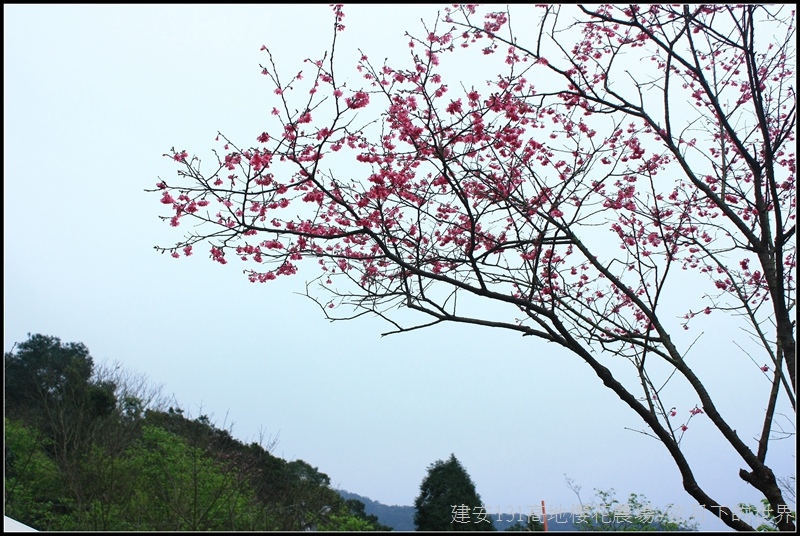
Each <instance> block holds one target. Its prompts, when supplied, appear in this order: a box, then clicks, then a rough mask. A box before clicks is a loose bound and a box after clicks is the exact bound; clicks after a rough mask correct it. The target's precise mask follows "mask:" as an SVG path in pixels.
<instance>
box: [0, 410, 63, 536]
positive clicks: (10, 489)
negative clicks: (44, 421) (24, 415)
mask: <svg viewBox="0 0 800 536" xmlns="http://www.w3.org/2000/svg"><path fill="white" fill-rule="evenodd" d="M4 432H5V433H4V438H5V441H4V443H5V473H4V482H3V483H4V486H3V488H4V491H5V502H4V506H5V508H4V511H5V514H6V515H7V516H10V517H13V518H14V519H17V520H19V521H20V522H22V523H25V524H26V525H29V526H31V527H33V528H36V529H38V530H59V529H60V528H61V521H60V519H59V517H60V516H59V515H58V513H57V512H58V511H59V510H61V508H60V505H61V503H62V500H63V490H64V485H63V482H62V480H61V475H60V474H59V470H58V466H57V465H56V464H55V462H54V461H53V460H52V459H51V458H50V457H49V456H48V455H47V451H46V447H47V446H48V440H47V439H46V438H45V437H44V435H43V434H42V432H40V431H38V430H36V429H33V428H29V427H27V426H25V425H24V424H23V423H22V422H20V421H16V420H11V419H9V418H8V417H6V418H5V430H4Z"/></svg>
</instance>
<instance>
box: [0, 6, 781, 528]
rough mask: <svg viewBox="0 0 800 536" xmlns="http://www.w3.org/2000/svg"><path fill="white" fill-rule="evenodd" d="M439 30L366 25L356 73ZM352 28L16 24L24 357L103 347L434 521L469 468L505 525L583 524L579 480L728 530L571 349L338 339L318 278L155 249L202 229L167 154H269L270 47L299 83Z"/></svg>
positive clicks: (720, 482) (63, 11)
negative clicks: (178, 207) (440, 495)
mask: <svg viewBox="0 0 800 536" xmlns="http://www.w3.org/2000/svg"><path fill="white" fill-rule="evenodd" d="M435 12H436V9H435V8H433V7H431V6H410V5H404V6H388V7H386V6H372V7H366V6H365V7H361V6H350V7H346V9H345V13H346V18H345V21H344V22H345V25H346V26H347V30H346V31H345V32H344V34H343V36H342V42H341V48H340V49H339V51H338V54H339V61H340V62H341V64H342V65H347V66H350V65H353V64H355V61H356V60H357V59H358V53H357V52H356V51H355V48H356V47H361V48H362V49H363V50H364V51H365V52H367V53H368V54H369V55H370V57H371V58H373V57H374V58H383V57H384V56H386V55H391V57H392V58H397V59H398V60H400V61H403V62H406V61H407V60H406V54H407V53H406V50H407V46H406V43H407V39H406V38H404V36H403V34H404V31H406V30H408V31H410V32H418V33H421V25H420V23H419V19H420V18H425V20H427V21H432V20H433V19H432V16H435ZM331 25H332V17H331V15H330V8H328V7H327V6H326V5H308V6H302V7H292V6H280V5H266V6H252V7H251V6H239V5H237V6H205V5H204V6H154V5H147V6H131V5H126V6H100V7H90V6H85V5H84V6H54V5H47V6H20V5H5V6H4V116H5V123H4V141H5V146H4V150H5V151H4V154H5V160H4V175H5V181H4V190H5V192H4V193H5V206H4V224H5V225H4V229H5V232H4V309H5V310H4V313H5V314H4V318H5V321H4V350H5V351H9V350H10V349H11V347H12V345H13V344H14V343H15V342H21V341H23V340H25V339H26V338H27V335H26V334H27V333H29V332H30V333H43V334H47V335H54V336H57V337H60V338H61V339H62V341H65V342H71V341H76V342H83V343H85V344H86V345H87V346H88V347H89V349H90V350H91V352H92V355H93V356H94V357H95V359H96V360H97V361H100V362H102V361H104V360H110V361H114V360H116V361H119V362H121V363H122V364H123V366H124V367H126V368H128V369H130V370H132V371H135V372H138V373H142V374H146V375H147V376H148V377H149V378H150V380H151V381H152V382H153V383H157V384H163V385H164V390H165V392H167V393H174V395H175V397H176V398H177V400H178V402H179V403H180V404H181V405H182V406H183V407H185V408H186V409H187V410H188V411H189V412H191V413H192V414H194V415H198V414H199V413H200V412H202V413H205V414H208V415H209V416H211V417H212V420H213V421H214V422H216V424H217V425H218V426H223V427H224V426H226V425H230V424H233V432H234V435H235V436H236V437H238V438H240V439H242V440H245V441H249V440H254V439H255V438H256V436H257V434H258V432H259V430H260V429H263V431H264V432H265V434H266V435H267V436H273V437H275V436H279V442H278V444H277V447H276V449H275V451H274V453H275V454H277V455H280V456H283V457H285V458H287V459H298V458H299V459H303V460H305V461H307V462H309V463H310V464H312V465H314V466H317V467H319V469H320V470H321V471H323V472H325V473H326V474H328V475H329V476H330V477H331V480H332V482H333V484H334V485H335V486H338V487H341V488H344V489H347V490H349V491H352V492H354V493H359V494H362V495H366V496H369V497H370V498H372V499H374V500H378V501H381V502H383V503H386V504H405V505H410V504H412V503H413V500H414V498H415V497H416V495H417V493H418V491H419V484H420V482H421V480H422V478H423V476H424V475H425V472H426V467H427V466H428V464H430V463H432V462H433V461H435V460H436V459H446V457H447V456H449V454H450V453H451V452H452V453H455V455H456V456H457V457H458V459H459V460H461V462H462V463H463V464H464V465H465V467H466V468H467V470H468V471H469V473H470V475H471V476H472V478H473V480H474V481H475V483H476V485H477V489H478V492H479V493H480V494H481V496H482V497H483V499H484V502H485V505H487V506H491V507H503V508H508V507H512V508H514V509H517V508H523V509H524V508H527V507H529V506H531V505H538V504H540V502H541V500H543V499H544V500H545V501H546V502H547V505H548V508H549V509H552V508H555V507H557V506H559V505H560V506H562V507H564V508H570V507H571V506H572V505H574V504H576V503H577V500H576V498H575V496H574V495H573V494H572V493H571V492H570V490H569V489H568V488H567V487H566V485H565V483H564V476H563V475H564V474H567V475H569V476H570V477H572V478H573V479H574V480H575V481H576V482H577V483H579V484H580V485H582V486H583V490H584V491H583V494H582V497H583V499H589V498H591V495H592V493H591V491H592V488H602V489H608V488H615V489H616V490H617V492H618V495H620V496H621V497H624V496H627V494H628V493H630V492H637V493H643V494H645V495H646V496H647V497H648V498H649V499H650V500H651V501H652V502H653V503H654V504H655V505H659V506H665V505H666V504H667V503H674V504H675V505H676V506H677V507H679V508H681V509H682V511H681V512H679V513H680V514H682V515H684V516H688V515H690V514H692V513H697V514H699V517H698V519H699V518H701V517H705V522H703V523H702V527H703V528H706V529H722V530H725V528H724V525H722V524H721V523H719V522H717V521H716V520H712V519H711V516H710V515H709V514H703V513H702V511H700V510H699V509H694V511H693V507H692V503H693V501H692V499H691V498H690V497H689V496H688V495H687V494H686V493H685V492H684V491H683V489H682V487H681V484H680V477H679V473H678V470H677V469H676V468H675V467H674V464H673V462H672V460H671V459H670V458H669V456H668V454H667V452H666V450H665V449H664V447H663V446H662V445H661V444H659V443H657V442H656V441H655V440H654V439H652V438H649V437H647V436H645V435H643V434H639V433H636V432H633V431H629V430H626V429H625V428H626V427H627V428H633V429H641V428H642V427H643V425H642V424H641V423H640V421H639V419H638V418H637V417H636V416H635V415H634V414H633V413H632V412H631V411H630V410H629V409H628V408H627V407H625V406H623V404H622V403H621V402H620V401H619V400H618V399H617V398H616V397H615V396H614V395H613V393H611V392H610V391H609V390H607V389H606V388H604V387H603V386H602V384H601V382H600V381H599V380H598V379H597V378H596V376H595V375H594V374H593V373H592V371H591V370H590V369H589V368H588V366H585V365H583V364H582V363H581V362H580V361H579V360H578V359H577V358H576V357H574V356H572V355H570V354H568V353H566V352H563V351H561V350H560V349H558V348H556V347H554V346H553V345H548V344H546V343H544V342H541V341H536V340H532V339H529V338H526V339H522V338H521V337H519V336H517V335H515V334H511V333H504V332H500V331H492V330H489V329H477V328H473V327H464V326H440V327H436V328H433V329H429V330H424V331H417V332H412V333H408V334H404V335H395V336H390V337H383V338H382V337H380V333H381V332H382V331H386V330H387V326H386V325H385V324H382V323H380V322H378V321H377V320H371V319H361V320H358V321H355V322H349V323H335V324H331V323H329V322H327V321H326V320H325V319H324V318H323V316H322V314H321V313H320V311H319V309H318V307H317V306H316V305H315V304H314V303H312V302H311V301H310V300H308V299H306V298H304V297H302V296H299V295H296V294H295V293H296V292H301V291H302V290H303V283H304V281H305V280H306V279H310V278H312V277H314V276H315V275H316V274H315V273H314V272H313V267H309V268H312V269H306V270H301V272H300V274H299V275H298V276H295V277H294V278H289V279H284V278H281V279H279V280H278V281H275V282H272V283H270V284H263V285H260V284H251V283H249V282H248V281H247V279H246V278H245V277H244V276H243V275H242V274H241V267H240V266H238V265H237V264H236V263H235V262H231V263H229V264H228V265H226V266H224V267H223V266H220V265H218V264H215V263H212V262H210V261H209V260H208V259H207V258H206V255H205V252H202V251H200V250H198V251H197V254H196V255H194V256H193V257H192V258H189V259H180V260H175V259H172V258H170V257H169V256H168V255H159V254H157V253H156V252H155V251H154V250H153V246H154V245H156V244H159V245H164V246H168V245H172V244H173V243H174V242H175V241H176V240H177V239H178V238H179V237H180V236H181V235H182V232H183V231H184V230H185V229H183V228H180V229H179V231H180V233H177V232H176V231H175V230H174V229H171V228H170V227H169V226H168V225H166V224H164V223H162V222H160V221H159V220H158V219H157V215H159V214H164V210H163V209H162V206H161V205H160V204H159V202H158V196H157V195H156V194H146V193H144V191H143V190H144V189H145V188H152V187H153V186H154V185H155V184H156V182H158V179H159V177H163V178H165V179H168V180H169V179H171V178H173V177H174V173H175V167H174V166H173V165H172V164H173V163H172V162H171V161H169V160H168V159H167V158H164V157H163V156H162V154H163V153H165V152H167V151H168V150H169V149H170V148H171V147H173V146H174V147H175V148H176V149H186V150H188V151H189V153H190V154H192V153H198V154H201V155H203V156H204V157H206V158H210V157H211V152H210V150H211V149H212V148H214V147H215V143H214V138H215V136H216V134H217V131H218V130H219V131H221V132H223V133H225V134H226V135H228V136H229V137H231V139H234V140H239V141H241V142H242V143H243V144H250V143H253V142H254V140H255V136H257V135H258V134H259V133H260V132H261V131H262V130H264V129H263V128H262V123H263V121H264V120H265V119H266V118H268V115H269V111H270V110H271V108H272V106H274V105H275V103H274V102H273V100H272V99H273V98H274V95H273V94H272V87H271V86H269V85H268V83H267V80H266V78H265V77H263V76H262V75H261V74H260V72H259V71H260V69H259V66H258V65H259V63H260V62H266V61H267V58H266V56H265V54H264V53H263V52H260V51H259V49H260V47H261V45H262V44H266V45H267V46H269V47H270V48H271V49H272V50H273V52H274V53H275V55H276V60H277V62H278V68H279V70H280V72H282V73H284V74H285V75H288V76H291V75H293V74H294V73H296V72H297V71H298V70H300V69H301V68H302V67H303V65H302V63H301V61H302V59H304V58H306V57H313V58H317V57H321V53H322V52H323V51H324V50H326V49H327V47H328V46H329V43H330V38H331ZM357 83H359V81H358V80H356V79H354V80H353V84H357ZM694 329H695V330H696V331H695V332H694V334H693V335H692V336H697V335H698V334H699V333H700V332H702V331H703V325H702V324H699V325H698V326H697V327H695V328H694ZM727 342H728V341H713V340H705V339H702V338H701V340H700V341H699V342H698V345H697V347H696V350H694V351H696V352H697V359H698V360H703V359H706V360H708V366H709V367H719V368H720V370H721V372H723V373H725V374H727V372H725V370H723V367H722V366H720V365H719V362H718V361H716V358H717V357H721V356H720V355H719V353H720V352H721V353H723V354H724V356H725V358H726V359H736V360H739V359H747V358H746V356H742V355H740V354H739V353H734V352H735V349H734V347H732V346H730V345H728V344H727ZM723 379H724V380H725V382H719V384H717V385H712V386H711V388H712V391H713V393H714V395H715V396H719V397H720V399H721V400H722V401H723V402H724V403H725V404H727V411H728V412H730V414H731V415H740V416H741V420H740V421H739V420H737V418H736V417H732V420H733V421H734V422H736V423H740V424H741V428H740V433H741V434H742V435H743V436H745V437H750V436H754V435H755V434H756V433H757V429H755V428H754V425H757V424H758V421H753V419H752V416H753V413H752V411H755V412H756V414H757V413H758V412H760V411H762V410H763V408H751V407H749V402H748V400H747V399H746V397H742V396H741V393H740V392H738V391H737V390H736V389H732V388H731V387H730V386H731V385H736V382H737V381H738V378H737V377H735V376H733V373H730V375H726V376H725V377H724V378H723ZM767 386H768V384H767ZM686 400H687V404H688V401H689V400H692V399H691V398H687V399H686ZM692 403H694V402H692ZM682 409H687V410H688V408H682ZM742 430H747V431H746V432H744V433H742V432H741V431H742ZM690 432H691V433H687V435H686V436H685V439H684V442H683V443H682V446H683V447H684V448H685V450H686V452H687V453H688V455H689V456H690V460H691V461H692V462H693V463H694V467H695V468H696V472H697V476H698V479H699V480H700V482H701V485H704V486H708V491H709V493H710V495H711V496H713V497H715V498H717V497H719V499H718V500H720V501H721V502H723V503H726V504H728V505H729V506H734V505H735V504H736V503H738V502H741V501H750V502H755V501H756V500H757V498H755V495H754V494H753V493H752V492H751V488H749V486H747V485H745V484H744V483H743V482H742V481H740V480H739V479H738V477H737V476H736V475H735V474H734V473H731V472H730V471H723V470H722V469H723V468H725V469H730V467H731V465H730V462H728V463H725V461H724V460H726V459H733V453H732V452H729V451H728V450H726V449H728V447H727V446H722V445H723V443H720V442H718V437H717V434H716V433H715V432H714V430H713V429H712V426H711V424H710V423H708V422H706V421H704V420H703V419H696V420H693V421H692V423H691V428H690ZM791 441H793V440H791ZM772 448H773V449H774V456H775V458H774V459H773V463H774V464H775V467H776V468H777V469H783V470H785V472H789V471H793V470H794V469H793V468H794V464H795V458H794V456H793V454H794V444H793V443H792V444H791V445H790V444H789V441H786V442H782V443H781V442H777V443H775V444H774V446H773V447H772ZM726 501H727V502H726Z"/></svg>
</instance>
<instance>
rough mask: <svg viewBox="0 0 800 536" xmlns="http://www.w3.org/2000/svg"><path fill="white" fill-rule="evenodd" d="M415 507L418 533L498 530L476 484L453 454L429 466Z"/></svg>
mask: <svg viewBox="0 0 800 536" xmlns="http://www.w3.org/2000/svg"><path fill="white" fill-rule="evenodd" d="M414 507H415V508H416V509H417V511H416V513H415V514H414V525H415V526H416V528H417V530H495V528H494V524H493V523H492V520H491V518H490V517H489V514H488V512H486V510H485V509H484V506H483V503H482V502H481V496H480V495H478V492H477V491H476V489H475V484H474V483H473V482H472V479H471V478H470V476H469V474H468V473H467V471H466V469H464V466H463V465H461V462H459V461H458V460H457V459H456V457H455V455H454V454H451V455H450V458H449V459H448V460H447V461H442V460H437V461H436V462H434V463H433V464H431V465H430V466H428V474H427V475H426V476H425V478H424V479H423V480H422V484H421V485H420V493H419V496H418V497H417V499H416V500H415V501H414Z"/></svg>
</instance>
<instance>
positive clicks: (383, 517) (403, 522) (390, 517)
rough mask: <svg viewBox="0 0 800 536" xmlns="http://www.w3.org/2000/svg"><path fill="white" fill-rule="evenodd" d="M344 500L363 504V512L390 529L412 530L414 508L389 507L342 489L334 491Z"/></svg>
mask: <svg viewBox="0 0 800 536" xmlns="http://www.w3.org/2000/svg"><path fill="white" fill-rule="evenodd" d="M336 491H338V492H339V495H341V496H342V497H343V498H344V499H356V500H358V501H361V502H362V503H364V511H365V512H366V513H367V514H369V515H373V516H377V517H378V521H379V522H380V523H381V524H383V525H386V526H387V527H392V528H393V529H394V530H397V531H413V530H414V511H415V510H414V507H413V506H389V505H386V504H383V503H380V502H378V501H373V500H372V499H370V498H369V497H364V496H363V495H358V494H356V493H350V492H349V491H345V490H343V489H340V490H336Z"/></svg>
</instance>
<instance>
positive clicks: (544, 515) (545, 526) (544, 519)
mask: <svg viewBox="0 0 800 536" xmlns="http://www.w3.org/2000/svg"><path fill="white" fill-rule="evenodd" d="M542 525H544V531H545V532H547V512H545V510H544V499H542Z"/></svg>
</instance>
